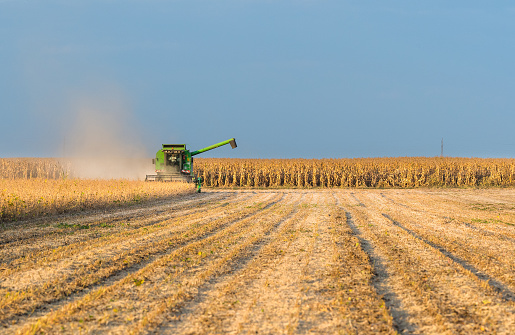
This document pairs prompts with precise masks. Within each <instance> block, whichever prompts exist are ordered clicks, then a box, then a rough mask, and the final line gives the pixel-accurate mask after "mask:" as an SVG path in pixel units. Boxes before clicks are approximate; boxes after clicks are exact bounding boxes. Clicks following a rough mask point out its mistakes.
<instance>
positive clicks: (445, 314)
mask: <svg viewBox="0 0 515 335" xmlns="http://www.w3.org/2000/svg"><path fill="white" fill-rule="evenodd" d="M359 198H360V199H361V201H363V202H364V203H365V205H366V206H367V210H364V209H361V208H360V207H354V209H351V212H353V215H356V216H357V217H358V218H359V219H360V221H361V227H360V229H361V228H362V229H361V230H362V231H363V232H364V234H365V236H366V237H367V239H368V240H369V241H371V243H373V244H374V246H375V247H376V250H377V251H378V253H379V252H380V253H381V254H382V255H383V257H385V259H387V260H388V262H387V266H388V267H391V268H392V270H393V271H392V274H394V277H396V281H397V283H396V284H397V285H392V287H393V288H394V290H396V291H398V292H399V293H398V296H399V297H400V298H401V304H403V305H404V306H405V307H404V309H405V310H406V311H408V313H409V314H410V317H409V318H408V319H409V320H410V322H411V323H412V324H414V325H415V326H416V327H417V329H416V330H415V332H421V333H442V332H457V333H467V332H478V331H482V330H487V331H493V332H498V333H509V332H510V331H511V330H513V328H512V327H513V321H512V319H513V317H514V314H513V309H512V308H511V307H510V306H507V305H506V304H504V303H503V302H502V301H501V300H500V299H498V296H497V295H496V294H495V292H493V291H491V290H485V287H484V285H482V284H484V283H482V282H481V281H479V280H475V279H477V278H474V277H471V276H470V275H469V273H467V271H466V270H465V269H464V268H463V267H462V266H461V265H459V264H457V263H455V262H453V261H451V260H450V259H449V258H448V257H446V256H445V255H443V254H442V253H441V252H440V251H439V250H437V249H435V248H433V247H432V246H430V245H428V244H427V243H424V241H421V240H419V239H417V238H415V237H413V236H412V235H411V234H409V233H408V232H406V231H405V230H403V229H401V228H399V227H398V226H396V225H394V224H392V222H391V221H390V220H388V219H386V218H385V217H384V216H382V214H381V212H380V211H377V210H376V209H374V208H373V207H374V204H373V203H372V202H371V200H370V199H367V200H366V199H364V196H363V195H360V197H359ZM399 283H402V285H399ZM490 303H491V304H492V305H491V306H487V307H486V305H488V304H490ZM421 311H424V312H423V313H421ZM493 311H495V313H492V312H493Z"/></svg>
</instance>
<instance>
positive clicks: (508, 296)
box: [381, 213, 515, 301]
mask: <svg viewBox="0 0 515 335" xmlns="http://www.w3.org/2000/svg"><path fill="white" fill-rule="evenodd" d="M381 215H383V216H384V217H385V218H387V219H388V220H390V221H391V222H392V223H393V224H394V225H395V226H397V227H399V228H401V229H403V230H404V231H406V232H407V233H408V234H410V235H411V236H413V237H414V238H416V239H418V240H420V241H422V242H424V243H426V244H427V245H429V246H431V247H432V248H434V249H436V250H438V251H439V252H441V253H442V254H443V255H444V256H446V257H448V258H449V259H451V260H452V261H453V262H455V263H457V264H459V265H461V266H462V267H463V269H465V270H467V271H470V272H471V273H472V274H474V276H476V277H477V278H478V279H479V280H482V281H483V282H485V283H486V284H488V285H490V286H491V287H492V288H493V289H494V290H495V291H496V292H498V293H499V294H500V295H501V296H502V298H503V299H504V300H507V301H515V293H514V292H512V291H511V290H510V289H509V288H507V287H506V286H505V285H503V284H502V283H501V282H499V281H497V280H496V279H495V278H493V277H491V276H489V275H487V274H486V273H483V272H481V271H479V270H478V269H476V268H475V267H474V266H473V265H472V264H470V263H468V262H467V261H465V260H464V259H461V258H460V257H458V256H456V255H454V254H453V253H452V252H449V251H448V250H447V249H445V248H444V247H442V246H440V245H438V244H436V243H433V242H431V241H429V240H426V239H425V238H424V237H422V236H420V235H418V234H417V233H415V232H414V231H413V230H411V229H408V228H406V227H404V226H403V225H402V224H401V223H400V222H398V221H396V220H394V219H392V218H391V217H390V216H389V215H388V214H385V213H381Z"/></svg>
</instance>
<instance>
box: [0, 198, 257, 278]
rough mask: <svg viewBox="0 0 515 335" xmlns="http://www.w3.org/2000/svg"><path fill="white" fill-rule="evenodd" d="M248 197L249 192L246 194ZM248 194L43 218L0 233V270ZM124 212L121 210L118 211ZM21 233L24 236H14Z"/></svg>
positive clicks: (182, 215) (236, 200)
mask: <svg viewBox="0 0 515 335" xmlns="http://www.w3.org/2000/svg"><path fill="white" fill-rule="evenodd" d="M249 196H250V195H249ZM249 196H239V195H233V194H230V195H224V196H222V197H213V196H208V197H206V198H205V199H204V198H202V197H199V199H198V201H195V202H193V201H188V202H186V204H181V203H180V204H179V205H173V206H172V205H170V204H169V205H166V206H162V205H161V206H156V207H155V208H154V210H151V209H150V208H148V207H147V208H145V210H138V211H133V212H129V213H128V214H127V215H121V214H120V213H119V212H118V213H115V214H106V215H102V216H101V217H99V215H93V216H88V217H85V218H82V219H80V220H69V219H65V218H64V219H63V218H61V219H59V220H54V221H46V223H45V224H44V225H38V226H36V227H34V228H24V229H18V230H16V231H14V232H16V234H13V231H12V230H11V231H8V232H4V233H2V234H1V235H2V237H3V238H4V240H5V241H4V242H5V243H4V244H0V264H3V265H0V269H1V268H2V267H7V266H8V265H9V264H10V263H11V262H14V261H16V260H19V259H22V260H30V258H31V257H32V256H33V257H35V259H40V258H43V257H45V255H41V253H45V252H46V253H51V252H52V251H53V250H54V249H56V248H59V247H61V248H63V247H69V246H70V245H78V244H81V242H85V243H88V244H89V243H90V240H91V239H95V238H96V239H102V238H105V237H106V236H111V235H116V234H124V233H126V232H130V231H132V230H135V229H139V228H143V227H148V226H152V225H155V224H159V223H160V222H163V221H167V220H172V219H174V218H181V217H185V216H189V215H194V214H197V215H198V214H202V212H205V211H206V210H208V209H215V208H216V207H219V206H223V205H227V204H234V203H237V202H239V201H244V200H245V198H248V197H249ZM121 213H124V212H121ZM17 235H23V236H17Z"/></svg>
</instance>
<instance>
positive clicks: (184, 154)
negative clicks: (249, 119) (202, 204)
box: [145, 138, 236, 192]
mask: <svg viewBox="0 0 515 335" xmlns="http://www.w3.org/2000/svg"><path fill="white" fill-rule="evenodd" d="M226 144H231V147H232V148H233V149H234V148H236V140H235V139H234V138H231V139H230V140H227V141H223V142H220V143H217V144H213V145H211V146H209V147H207V148H204V149H200V150H196V151H193V152H190V151H189V150H187V149H186V144H163V148H162V149H161V150H159V151H158V152H157V153H156V158H154V159H152V164H155V166H156V173H157V174H155V175H147V177H146V178H145V181H183V182H188V183H193V182H194V183H197V186H198V190H199V192H200V178H199V179H196V178H195V175H194V174H193V156H195V155H198V154H201V153H203V152H206V151H209V150H211V149H215V148H218V147H221V146H223V145H226Z"/></svg>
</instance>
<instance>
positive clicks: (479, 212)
mask: <svg viewBox="0 0 515 335" xmlns="http://www.w3.org/2000/svg"><path fill="white" fill-rule="evenodd" d="M514 224H515V190H514V189H509V188H490V189H487V188H486V189H477V188H468V189H452V188H440V189H408V190H406V189H383V190H378V189H336V188H333V189H322V188H319V189H311V190H309V189H265V190H256V189H239V190H231V189H209V190H207V191H206V192H205V193H199V194H196V193H195V194H193V195H192V196H189V197H177V198H174V199H172V200H170V201H167V202H146V203H145V204H143V205H142V206H140V207H138V208H117V209H111V210H110V211H108V212H106V213H89V214H87V215H82V216H58V217H52V216H50V217H46V218H43V219H39V220H33V221H30V220H27V221H23V222H12V223H5V224H3V225H0V241H1V243H0V334H107V333H112V334H148V333H156V334H223V333H231V334H250V333H253V334H255V333H258V334H407V333H409V334H483V333H485V334H513V333H515V226H514ZM86 226H87V227H88V229H83V227H86Z"/></svg>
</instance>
